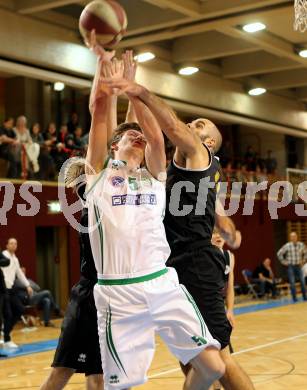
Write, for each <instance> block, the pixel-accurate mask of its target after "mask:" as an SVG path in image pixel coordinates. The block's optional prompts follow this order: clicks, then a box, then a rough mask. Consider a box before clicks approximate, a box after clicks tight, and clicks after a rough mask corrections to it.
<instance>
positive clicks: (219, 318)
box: [172, 247, 232, 349]
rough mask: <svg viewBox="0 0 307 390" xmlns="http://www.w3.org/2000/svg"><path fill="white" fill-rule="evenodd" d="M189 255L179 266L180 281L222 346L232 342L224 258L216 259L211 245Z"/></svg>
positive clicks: (224, 346)
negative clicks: (226, 305)
mask: <svg viewBox="0 0 307 390" xmlns="http://www.w3.org/2000/svg"><path fill="white" fill-rule="evenodd" d="M186 254H187V256H186V257H185V259H184V261H183V262H182V261H181V262H180V265H179V266H176V263H175V264H173V265H172V266H173V267H174V268H175V269H176V271H177V273H178V277H179V281H180V283H181V284H183V285H184V286H185V287H186V288H187V290H188V291H189V293H190V294H191V295H192V297H193V299H194V301H195V302H196V304H197V306H198V308H199V310H200V312H201V314H202V316H203V319H204V320H205V323H206V325H207V327H208V329H209V331H210V333H211V335H212V336H213V337H214V338H215V339H216V340H218V341H219V342H220V344H221V348H222V349H224V348H226V347H227V346H228V345H229V343H230V336H231V332H232V326H231V324H230V322H229V321H228V318H227V316H226V310H225V302H224V296H223V289H224V286H225V269H223V267H222V266H221V259H216V258H215V257H216V251H215V250H213V249H212V248H210V247H209V248H201V249H198V250H193V251H190V252H189V251H188V250H187V252H186Z"/></svg>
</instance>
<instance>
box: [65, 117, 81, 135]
mask: <svg viewBox="0 0 307 390" xmlns="http://www.w3.org/2000/svg"><path fill="white" fill-rule="evenodd" d="M78 126H79V117H78V114H77V113H76V112H73V113H72V114H71V116H70V120H69V121H68V122H67V129H68V133H69V134H73V133H74V131H75V130H76V128H77V127H78Z"/></svg>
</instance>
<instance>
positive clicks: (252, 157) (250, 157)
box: [244, 145, 256, 171]
mask: <svg viewBox="0 0 307 390" xmlns="http://www.w3.org/2000/svg"><path fill="white" fill-rule="evenodd" d="M244 164H245V165H246V167H247V170H248V171H254V170H255V168H256V154H255V152H254V149H253V147H252V146H251V145H249V146H248V147H247V150H246V152H245V155H244Z"/></svg>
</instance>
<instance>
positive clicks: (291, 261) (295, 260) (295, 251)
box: [277, 232, 307, 302]
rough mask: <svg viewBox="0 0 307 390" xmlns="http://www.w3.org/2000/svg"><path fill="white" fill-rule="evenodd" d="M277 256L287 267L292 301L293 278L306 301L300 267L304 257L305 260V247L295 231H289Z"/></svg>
mask: <svg viewBox="0 0 307 390" xmlns="http://www.w3.org/2000/svg"><path fill="white" fill-rule="evenodd" d="M277 257H278V259H279V261H280V262H281V264H283V265H284V266H286V267H287V271H288V279H289V283H290V288H291V295H292V299H293V302H297V297H296V287H295V278H297V279H299V282H300V284H301V289H302V295H303V299H304V301H306V300H307V296H306V289H305V281H304V277H303V272H302V269H301V266H302V264H303V262H304V259H305V260H306V247H305V244H304V243H303V242H300V241H298V236H297V233H296V232H291V233H290V241H289V242H287V243H286V244H285V245H284V246H282V247H281V248H280V249H279V251H278V252H277Z"/></svg>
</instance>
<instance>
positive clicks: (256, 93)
mask: <svg viewBox="0 0 307 390" xmlns="http://www.w3.org/2000/svg"><path fill="white" fill-rule="evenodd" d="M264 93H266V89H265V88H253V89H250V90H249V91H248V94H249V95H251V96H259V95H263V94H264Z"/></svg>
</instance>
